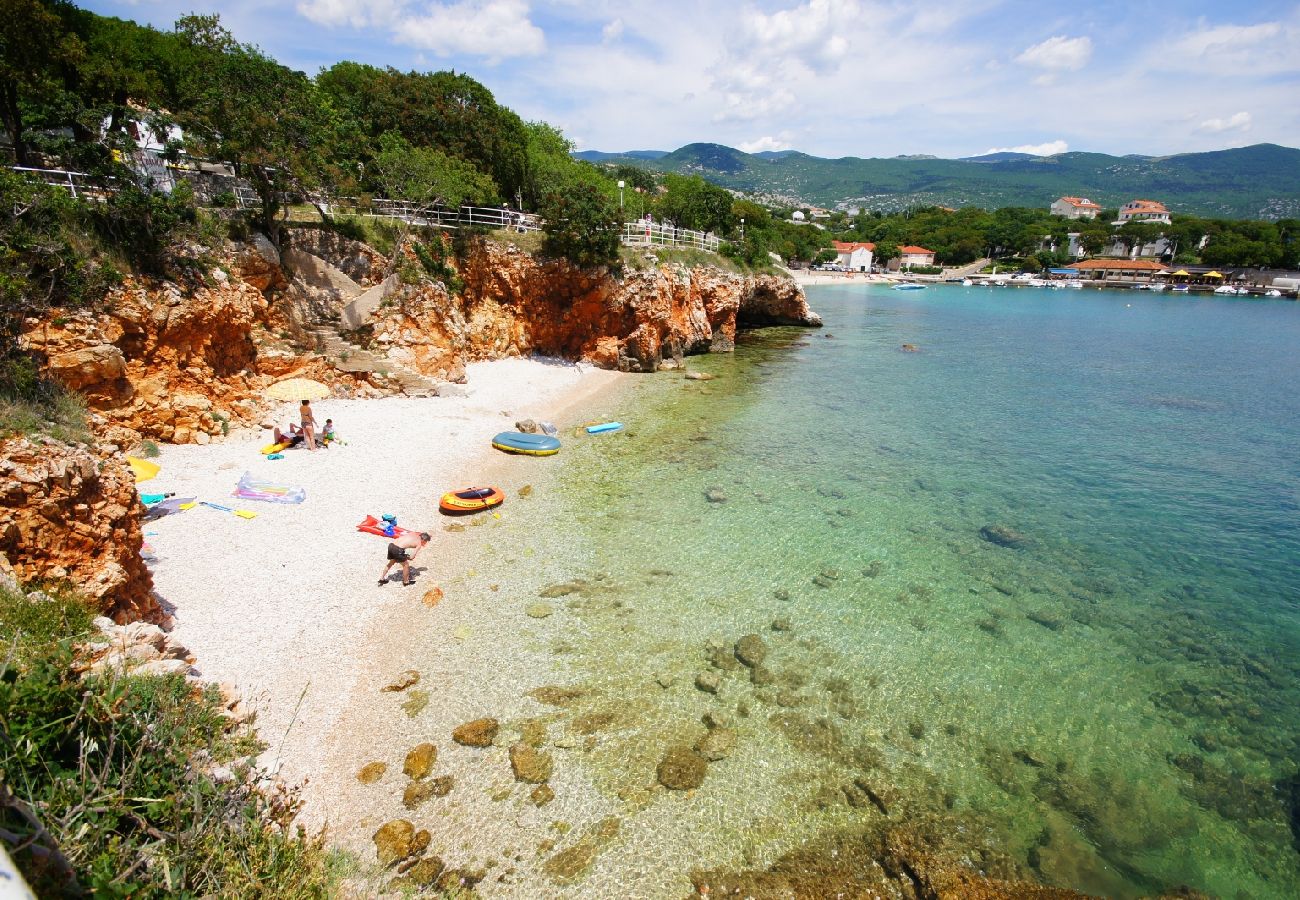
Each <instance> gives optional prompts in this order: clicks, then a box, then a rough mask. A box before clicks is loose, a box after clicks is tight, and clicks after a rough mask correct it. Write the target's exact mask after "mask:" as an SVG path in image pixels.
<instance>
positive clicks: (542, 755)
mask: <svg viewBox="0 0 1300 900" xmlns="http://www.w3.org/2000/svg"><path fill="white" fill-rule="evenodd" d="M510 768H511V770H513V771H514V773H515V780H516V781H523V782H526V783H528V784H541V783H543V782H545V781H549V780H550V778H551V771H552V769H553V768H554V760H553V759H552V758H551V754H549V753H547V752H546V751H545V750H538V749H537V748H536V747H530V746H529V745H528V744H515V745H514V746H513V747H511V748H510Z"/></svg>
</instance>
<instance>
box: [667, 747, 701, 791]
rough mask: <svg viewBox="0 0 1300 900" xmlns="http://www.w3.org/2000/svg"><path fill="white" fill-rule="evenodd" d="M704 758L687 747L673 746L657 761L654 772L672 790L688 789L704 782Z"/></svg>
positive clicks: (692, 788)
mask: <svg viewBox="0 0 1300 900" xmlns="http://www.w3.org/2000/svg"><path fill="white" fill-rule="evenodd" d="M708 770H709V766H708V763H706V762H705V761H704V758H703V757H702V756H700V755H699V754H697V753H695V752H694V751H693V750H690V749H689V748H687V747H673V748H671V749H670V750H669V751H668V752H667V753H665V754H664V758H663V759H661V760H660V761H659V767H658V768H657V769H656V770H655V774H656V775H657V776H658V778H659V783H660V784H662V785H663V786H664V787H666V788H668V789H669V790H672V791H690V790H694V789H695V788H697V787H699V786H700V785H702V784H703V783H704V776H705V774H706V773H707V772H708Z"/></svg>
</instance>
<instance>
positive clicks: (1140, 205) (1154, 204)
mask: <svg viewBox="0 0 1300 900" xmlns="http://www.w3.org/2000/svg"><path fill="white" fill-rule="evenodd" d="M1123 208H1124V210H1125V211H1126V212H1138V211H1141V212H1169V210H1168V209H1166V208H1165V205H1164V204H1163V203H1161V202H1160V201H1158V200H1133V201H1131V202H1129V203H1125V204H1124V207H1123Z"/></svg>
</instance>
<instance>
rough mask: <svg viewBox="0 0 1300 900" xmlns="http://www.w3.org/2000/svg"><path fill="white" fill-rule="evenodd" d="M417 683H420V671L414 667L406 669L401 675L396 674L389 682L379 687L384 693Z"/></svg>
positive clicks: (400, 689) (404, 688)
mask: <svg viewBox="0 0 1300 900" xmlns="http://www.w3.org/2000/svg"><path fill="white" fill-rule="evenodd" d="M419 683H420V673H419V672H417V671H415V670H414V669H407V670H406V671H405V672H403V673H402V674H401V675H398V676H397V677H396V678H394V679H393V680H392V681H391V682H390V683H388V684H386V685H384V686H383V687H381V688H380V690H381V691H384V692H386V693H394V692H396V691H404V690H406V689H407V688H409V687H413V686H414V685H417V684H419Z"/></svg>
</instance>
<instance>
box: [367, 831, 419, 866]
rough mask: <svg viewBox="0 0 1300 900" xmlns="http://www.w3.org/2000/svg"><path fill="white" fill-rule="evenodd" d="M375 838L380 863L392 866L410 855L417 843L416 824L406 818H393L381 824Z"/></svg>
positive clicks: (376, 853)
mask: <svg viewBox="0 0 1300 900" xmlns="http://www.w3.org/2000/svg"><path fill="white" fill-rule="evenodd" d="M373 840H374V842H375V856H376V857H377V858H378V859H379V864H380V865H383V866H391V865H392V864H393V863H395V862H397V861H398V860H400V859H404V858H405V857H407V856H409V855H410V853H411V848H412V847H413V846H414V843H415V826H414V825H413V824H411V823H410V822H408V821H407V820H406V819H393V820H392V821H389V822H386V823H384V824H383V825H382V826H380V828H379V830H378V831H376V832H375V834H374V837H373Z"/></svg>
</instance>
